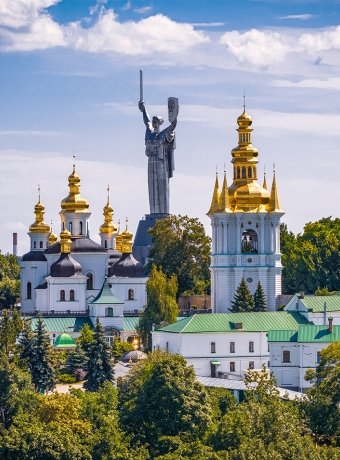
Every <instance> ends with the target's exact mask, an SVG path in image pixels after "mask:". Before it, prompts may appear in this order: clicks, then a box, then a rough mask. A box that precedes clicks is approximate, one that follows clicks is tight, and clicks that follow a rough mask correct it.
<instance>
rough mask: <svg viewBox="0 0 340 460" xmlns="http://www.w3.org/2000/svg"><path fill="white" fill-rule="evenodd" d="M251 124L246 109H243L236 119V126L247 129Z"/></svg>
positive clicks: (251, 121)
mask: <svg viewBox="0 0 340 460" xmlns="http://www.w3.org/2000/svg"><path fill="white" fill-rule="evenodd" d="M252 123H253V120H252V118H251V116H249V115H248V114H247V112H246V109H244V110H243V113H242V114H241V115H240V116H239V117H238V119H237V124H238V125H239V127H240V128H249V127H250V126H251V124H252Z"/></svg>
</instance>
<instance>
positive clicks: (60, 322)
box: [31, 316, 93, 333]
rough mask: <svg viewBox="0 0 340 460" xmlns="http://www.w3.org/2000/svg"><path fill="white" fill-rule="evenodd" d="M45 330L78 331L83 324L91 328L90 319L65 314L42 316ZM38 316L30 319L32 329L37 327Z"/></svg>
mask: <svg viewBox="0 0 340 460" xmlns="http://www.w3.org/2000/svg"><path fill="white" fill-rule="evenodd" d="M42 320H43V322H44V325H45V328H46V331H47V332H57V333H58V332H60V333H62V332H66V333H70V332H80V330H81V328H82V327H83V326H84V324H88V325H89V326H90V327H91V329H92V328H93V324H92V321H91V320H90V318H87V317H86V316H85V317H84V316H78V317H76V316H66V317H59V318H58V317H42ZM37 321H38V318H36V317H34V318H32V319H31V324H32V330H35V329H36V327H37Z"/></svg>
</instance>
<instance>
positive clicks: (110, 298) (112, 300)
mask: <svg viewBox="0 0 340 460" xmlns="http://www.w3.org/2000/svg"><path fill="white" fill-rule="evenodd" d="M123 303H124V302H122V301H121V300H119V299H117V297H115V296H114V295H113V294H112V291H111V289H110V286H109V283H108V279H107V278H105V280H104V283H103V286H102V288H101V290H100V291H99V293H98V295H97V297H96V298H95V299H93V300H92V302H91V304H102V305H122V304H123Z"/></svg>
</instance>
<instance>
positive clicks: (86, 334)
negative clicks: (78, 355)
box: [77, 323, 94, 353]
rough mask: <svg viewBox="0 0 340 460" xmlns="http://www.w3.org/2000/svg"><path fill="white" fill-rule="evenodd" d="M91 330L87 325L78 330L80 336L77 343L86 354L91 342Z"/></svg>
mask: <svg viewBox="0 0 340 460" xmlns="http://www.w3.org/2000/svg"><path fill="white" fill-rule="evenodd" d="M93 334H94V333H93V330H92V329H91V327H90V325H89V324H88V323H85V324H84V326H83V327H82V328H81V330H80V336H79V337H78V339H77V343H78V344H79V345H80V346H81V348H82V349H83V350H84V351H85V353H87V352H88V350H89V347H90V344H91V343H92V342H93Z"/></svg>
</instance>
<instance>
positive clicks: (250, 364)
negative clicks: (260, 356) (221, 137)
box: [248, 361, 255, 369]
mask: <svg viewBox="0 0 340 460" xmlns="http://www.w3.org/2000/svg"><path fill="white" fill-rule="evenodd" d="M254 368H255V363H254V361H249V366H248V369H254Z"/></svg>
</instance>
